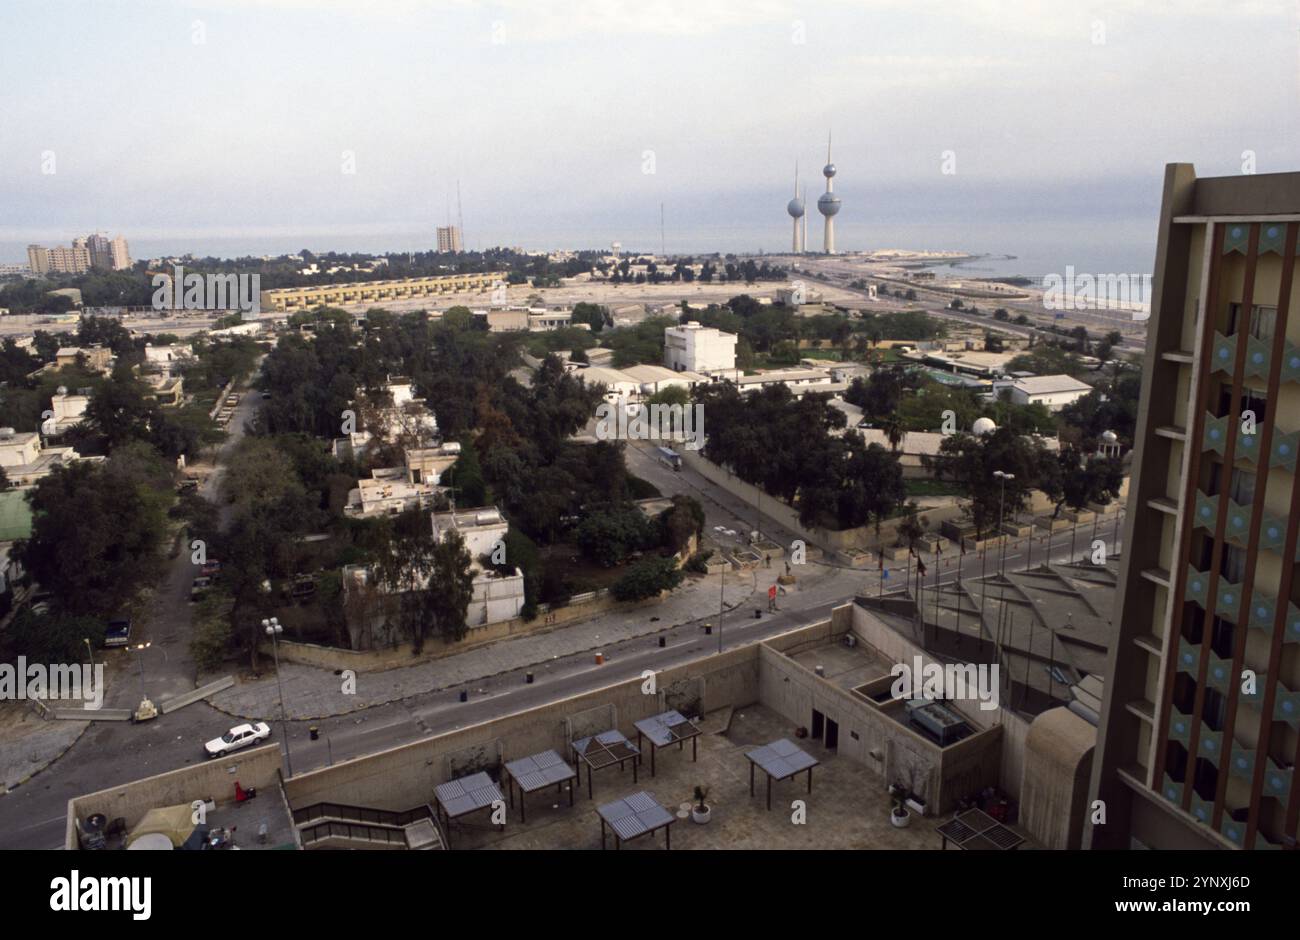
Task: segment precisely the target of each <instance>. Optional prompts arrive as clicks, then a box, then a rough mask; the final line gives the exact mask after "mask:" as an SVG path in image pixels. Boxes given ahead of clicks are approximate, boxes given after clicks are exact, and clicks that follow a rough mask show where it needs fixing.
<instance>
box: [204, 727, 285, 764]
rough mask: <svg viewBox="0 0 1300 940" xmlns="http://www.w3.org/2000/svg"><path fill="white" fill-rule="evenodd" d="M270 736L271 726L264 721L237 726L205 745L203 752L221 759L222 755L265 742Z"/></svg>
mask: <svg viewBox="0 0 1300 940" xmlns="http://www.w3.org/2000/svg"><path fill="white" fill-rule="evenodd" d="M270 736H271V726H270V725H268V724H267V723H266V722H264V721H255V722H253V723H252V724H246V725H235V727H233V728H231V729H230V730H229V731H227V732H226V733H225V734H223V735H222V736H221V737H219V738H213V739H212V740H211V741H209V742H208V743H207V744H205V745H203V752H204V753H205V754H206V755H207V756H208V757H220V756H221V755H222V754H229V753H230V752H231V751H237V750H239V749H240V748H241V747H248V745H250V744H256V743H257V742H258V741H265V740H266V739H267V738H269V737H270Z"/></svg>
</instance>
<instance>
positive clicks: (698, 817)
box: [691, 786, 713, 826]
mask: <svg viewBox="0 0 1300 940" xmlns="http://www.w3.org/2000/svg"><path fill="white" fill-rule="evenodd" d="M708 795H709V788H708V787H700V786H697V787H696V788H695V805H694V806H692V807H691V820H692V821H693V822H697V823H699V824H700V825H701V826H702V825H704V824H705V823H706V822H708V821H709V819H710V817H712V815H713V810H712V809H711V808H710V807H709V806H708V804H706V803H705V802H704V801H705V799H706V798H707V797H708Z"/></svg>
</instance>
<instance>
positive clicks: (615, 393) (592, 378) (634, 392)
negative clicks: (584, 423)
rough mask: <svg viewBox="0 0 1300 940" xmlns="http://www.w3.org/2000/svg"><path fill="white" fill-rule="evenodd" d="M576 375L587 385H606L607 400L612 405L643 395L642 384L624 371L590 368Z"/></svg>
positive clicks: (602, 367) (600, 367) (599, 367)
mask: <svg viewBox="0 0 1300 940" xmlns="http://www.w3.org/2000/svg"><path fill="white" fill-rule="evenodd" d="M574 375H576V376H577V377H578V378H580V379H582V381H583V382H585V383H586V384H587V385H597V384H599V385H604V386H605V400H606V401H608V402H611V403H613V402H616V401H619V400H622V401H624V402H627V401H629V400H633V399H636V398H638V397H639V396H640V394H641V383H640V382H638V381H637V380H636V379H634V378H632V376H630V375H628V374H627V373H626V372H624V371H623V370H622V369H609V368H606V367H604V366H588V367H587V368H585V369H579V370H578V371H577V372H575V373H574Z"/></svg>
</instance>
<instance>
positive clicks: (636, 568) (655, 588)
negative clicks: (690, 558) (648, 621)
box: [610, 558, 685, 601]
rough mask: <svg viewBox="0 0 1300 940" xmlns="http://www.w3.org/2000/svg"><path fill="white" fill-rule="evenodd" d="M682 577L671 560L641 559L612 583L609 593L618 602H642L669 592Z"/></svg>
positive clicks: (674, 562) (679, 582)
mask: <svg viewBox="0 0 1300 940" xmlns="http://www.w3.org/2000/svg"><path fill="white" fill-rule="evenodd" d="M684 577H685V576H684V575H683V574H682V572H681V570H680V569H678V567H677V562H676V561H675V560H674V559H672V558H643V559H642V560H641V561H639V562H637V563H636V564H635V565H633V566H632V567H631V568H629V569H628V571H627V573H626V574H624V575H623V577H621V578H619V579H618V580H617V581H615V582H614V586H613V587H612V588H610V593H611V594H613V595H614V598H615V599H616V600H620V601H639V600H644V599H646V598H648V597H654V596H656V595H657V594H659V593H660V592H662V591H671V590H672V589H673V588H675V587H677V585H679V584H681V583H682V579H683V578H684Z"/></svg>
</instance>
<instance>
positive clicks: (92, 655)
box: [81, 637, 95, 669]
mask: <svg viewBox="0 0 1300 940" xmlns="http://www.w3.org/2000/svg"><path fill="white" fill-rule="evenodd" d="M81 642H83V643H85V644H86V653H87V654H88V655H89V656H90V668H91V669H94V668H95V650H94V648H93V647H92V646H91V645H90V637H83V638H82V640H81Z"/></svg>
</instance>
